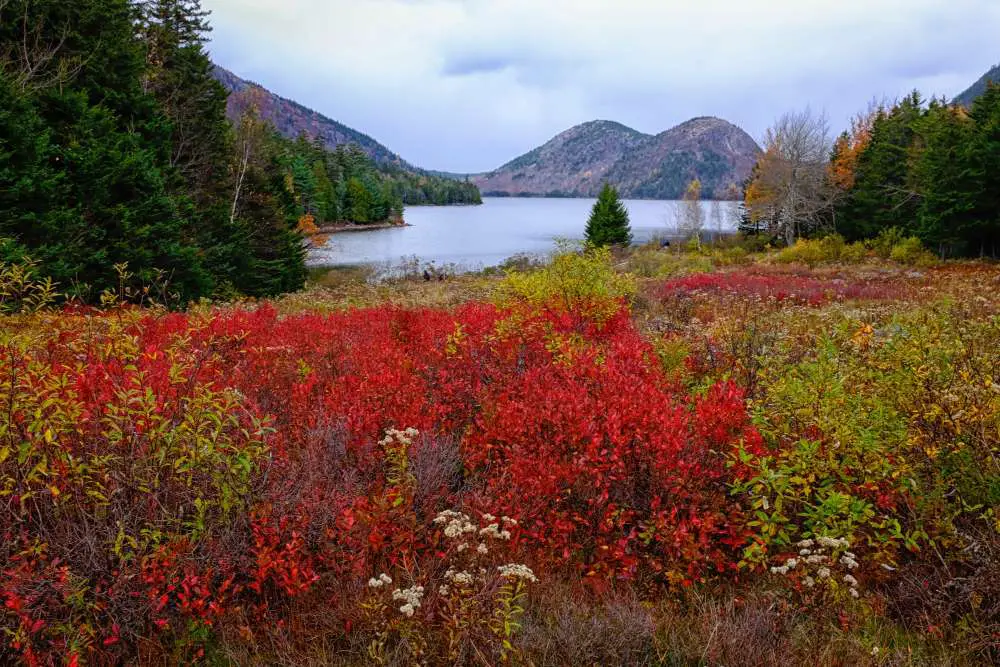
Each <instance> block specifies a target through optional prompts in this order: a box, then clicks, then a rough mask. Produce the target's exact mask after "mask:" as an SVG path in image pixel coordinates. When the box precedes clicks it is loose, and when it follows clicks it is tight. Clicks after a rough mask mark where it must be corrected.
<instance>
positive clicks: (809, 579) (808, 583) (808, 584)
mask: <svg viewBox="0 0 1000 667" xmlns="http://www.w3.org/2000/svg"><path fill="white" fill-rule="evenodd" d="M802 583H803V584H805V585H806V588H812V587H813V586H815V585H816V580H815V579H813V578H812V577H806V578H805V579H803V580H802Z"/></svg>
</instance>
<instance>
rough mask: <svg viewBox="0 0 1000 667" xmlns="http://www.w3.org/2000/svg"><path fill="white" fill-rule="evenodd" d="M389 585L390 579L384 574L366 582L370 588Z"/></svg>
mask: <svg viewBox="0 0 1000 667" xmlns="http://www.w3.org/2000/svg"><path fill="white" fill-rule="evenodd" d="M391 583H392V579H391V578H390V577H389V575H388V574H386V573H385V572H383V573H382V574H380V575H378V577H372V578H371V579H369V580H368V586H369V587H371V588H381V587H382V586H388V585H389V584H391Z"/></svg>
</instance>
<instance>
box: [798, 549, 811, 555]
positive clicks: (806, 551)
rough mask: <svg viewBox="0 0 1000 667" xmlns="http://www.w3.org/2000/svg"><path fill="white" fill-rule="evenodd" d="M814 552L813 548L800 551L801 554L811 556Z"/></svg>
mask: <svg viewBox="0 0 1000 667" xmlns="http://www.w3.org/2000/svg"><path fill="white" fill-rule="evenodd" d="M810 554H812V549H802V550H800V551H799V555H800V556H809V555H810Z"/></svg>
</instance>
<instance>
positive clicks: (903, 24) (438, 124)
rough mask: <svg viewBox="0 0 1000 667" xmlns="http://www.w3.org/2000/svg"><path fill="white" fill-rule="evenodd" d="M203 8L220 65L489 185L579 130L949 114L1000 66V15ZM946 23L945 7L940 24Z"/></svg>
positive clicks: (518, 6) (299, 5)
mask: <svg viewBox="0 0 1000 667" xmlns="http://www.w3.org/2000/svg"><path fill="white" fill-rule="evenodd" d="M804 4H805V3H803V2H802V1H801V0H741V1H739V2H736V1H734V0H701V1H700V2H698V3H684V4H683V5H681V4H680V3H676V2H675V3H668V2H652V1H649V0H617V1H608V0H590V1H585V0H577V1H576V2H571V1H570V0H550V1H549V2H546V3H544V4H542V3H538V2H532V1H531V0H507V1H499V0H284V1H283V2H275V1H274V0H204V2H203V5H204V8H205V9H208V10H211V11H212V17H211V23H212V26H213V28H214V33H213V35H212V43H211V44H210V47H209V49H210V51H211V53H212V57H213V59H214V60H215V61H216V62H217V63H218V64H219V65H221V66H223V67H225V68H227V69H229V70H232V71H233V72H234V73H236V74H237V75H239V76H241V77H243V78H245V79H251V80H253V81H256V82H258V83H260V84H261V85H263V86H265V87H266V88H268V89H270V90H271V91H273V92H275V93H277V94H279V95H281V96H282V97H286V98H290V99H293V100H295V101H297V102H299V103H300V104H303V105H305V106H307V107H310V108H312V109H315V110H316V111H318V112H320V113H322V114H324V115H326V116H329V117H330V118H333V119H335V120H337V121H339V122H341V123H344V124H345V125H348V126H350V127H353V128H355V129H357V130H359V131H361V132H364V133H365V134H368V135H369V136H371V137H373V138H374V139H376V140H377V141H379V142H380V143H382V144H384V145H386V146H388V147H389V148H390V149H391V150H393V151H395V152H397V153H399V154H400V155H401V156H402V157H403V158H404V159H406V160H407V161H409V162H411V163H412V164H415V165H418V166H420V167H424V168H427V169H437V170H443V171H452V172H457V173H478V172H484V171H489V170H491V169H494V168H496V167H498V166H500V165H501V164H503V163H505V162H507V161H509V160H511V159H512V158H514V157H516V156H518V155H520V154H522V153H524V152H526V151H528V150H530V149H532V148H534V147H535V146H538V145H540V144H542V143H544V142H545V141H547V140H548V139H550V138H551V137H552V136H554V135H555V134H558V133H559V132H561V131H563V130H565V129H567V128H569V127H572V126H573V125H576V124H579V123H582V122H586V121H590V120H595V119H605V120H614V121H617V122H620V123H624V124H625V125H628V126H630V127H633V128H635V129H636V130H639V131H641V132H646V133H649V134H656V133H659V132H662V131H664V130H666V129H669V128H670V127H673V126H675V125H677V124H678V123H681V122H683V121H685V120H688V119H689V118H692V117H695V116H718V117H720V118H724V119H726V120H728V121H730V122H732V123H735V124H736V125H738V126H740V127H742V128H743V129H744V130H746V131H747V132H749V133H750V134H751V135H752V136H753V137H754V138H755V139H758V140H760V137H761V136H762V135H763V133H764V131H765V129H766V128H767V126H768V124H769V123H770V122H771V121H772V120H773V119H774V118H775V117H776V116H778V115H780V114H781V113H783V112H785V111H789V110H795V109H801V108H804V107H805V106H810V107H811V108H812V109H814V110H817V111H825V112H826V114H827V116H828V117H829V120H830V125H831V129H832V130H833V131H834V132H839V131H840V130H841V129H843V128H844V127H845V126H846V125H847V123H848V121H849V118H850V117H851V116H852V115H853V114H854V113H856V112H858V111H860V110H862V109H864V108H865V106H866V105H867V103H868V102H869V101H870V100H872V99H873V98H883V97H884V98H889V99H892V98H895V97H899V96H901V95H904V94H906V93H907V92H909V91H911V90H913V89H918V90H920V91H921V92H922V93H924V94H925V95H928V96H929V95H937V96H946V97H948V98H949V99H950V98H952V97H954V96H955V95H957V94H959V93H960V92H962V91H963V90H964V89H965V88H967V87H968V86H969V85H971V84H972V83H973V82H975V81H976V80H977V79H978V78H979V77H981V76H982V75H983V73H985V72H986V71H987V70H988V69H989V68H990V67H991V66H993V65H995V64H996V63H997V62H1000V44H998V43H997V42H996V35H997V34H1000V2H996V1H995V0H951V1H950V2H948V3H942V2H940V0H840V1H839V2H838V1H835V0H816V1H815V2H812V3H811V4H810V6H809V7H804V6H801V5H804ZM942 5H944V6H942Z"/></svg>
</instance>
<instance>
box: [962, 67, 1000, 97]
mask: <svg viewBox="0 0 1000 667" xmlns="http://www.w3.org/2000/svg"><path fill="white" fill-rule="evenodd" d="M991 82H992V83H996V84H1000V65H997V66H995V67H994V68H993V69H991V70H990V71H989V72H987V73H986V74H984V75H983V76H982V77H980V79H979V81H976V82H975V83H974V84H972V85H971V86H969V87H968V88H967V89H966V90H965V91H964V92H962V94H961V95H959V96H958V97H956V98H955V100H954V101H955V104H961V105H962V106H964V107H971V106H972V103H973V102H974V101H975V100H976V98H977V97H979V96H980V95H982V94H983V93H985V92H986V86H988V85H989V84H990V83H991Z"/></svg>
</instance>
